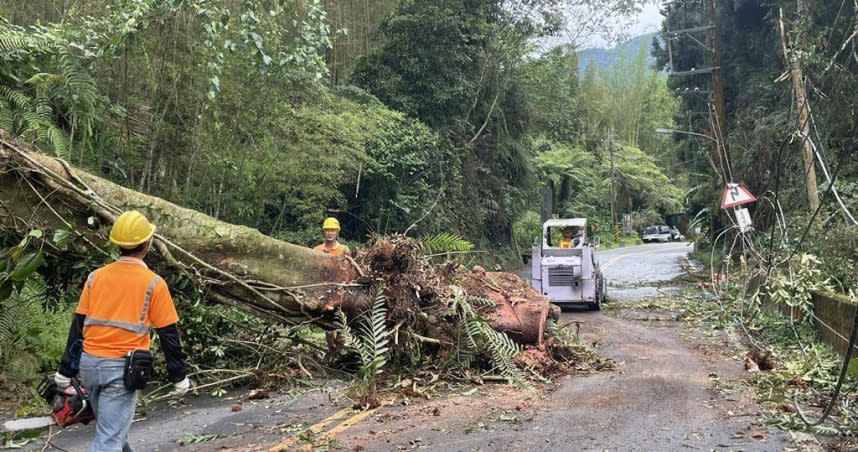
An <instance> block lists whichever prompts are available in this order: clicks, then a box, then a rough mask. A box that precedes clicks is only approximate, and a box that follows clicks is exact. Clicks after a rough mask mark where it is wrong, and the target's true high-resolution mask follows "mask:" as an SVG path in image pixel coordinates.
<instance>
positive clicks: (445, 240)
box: [418, 232, 474, 253]
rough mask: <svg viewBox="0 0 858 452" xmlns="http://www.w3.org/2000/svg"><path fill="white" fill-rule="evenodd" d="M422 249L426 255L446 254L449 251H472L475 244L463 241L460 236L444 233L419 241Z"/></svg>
mask: <svg viewBox="0 0 858 452" xmlns="http://www.w3.org/2000/svg"><path fill="white" fill-rule="evenodd" d="M418 244H419V246H420V248H421V249H423V250H424V251H425V252H426V253H445V252H449V251H470V250H472V249H474V244H473V243H471V242H469V241H467V240H465V239H463V238H462V237H460V236H459V235H456V234H451V233H449V232H442V233H440V234H436V235H433V236H429V237H423V238H421V239H420V240H419V241H418Z"/></svg>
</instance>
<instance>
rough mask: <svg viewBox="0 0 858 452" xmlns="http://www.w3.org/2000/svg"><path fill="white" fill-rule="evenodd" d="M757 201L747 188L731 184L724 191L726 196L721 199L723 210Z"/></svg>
mask: <svg viewBox="0 0 858 452" xmlns="http://www.w3.org/2000/svg"><path fill="white" fill-rule="evenodd" d="M756 200H757V198H756V197H755V196H754V195H752V194H751V192H749V191H748V189H747V188H745V187H742V186H741V185H739V184H734V183H729V184H727V188H725V189H724V196H722V197H721V208H722V209H726V208H728V207H735V206H740V205H742V204H747V203H749V202H754V201H756Z"/></svg>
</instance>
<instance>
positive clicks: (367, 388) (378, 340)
mask: <svg viewBox="0 0 858 452" xmlns="http://www.w3.org/2000/svg"><path fill="white" fill-rule="evenodd" d="M375 290H376V292H375V295H374V296H373V302H372V307H370V309H368V310H367V311H366V312H364V313H363V314H362V315H361V317H360V318H358V319H357V322H358V325H357V326H356V327H352V326H350V325H349V324H348V319H346V316H345V314H344V313H343V311H342V310H337V311H336V312H335V313H334V315H335V319H336V322H335V323H336V326H337V332H338V334H340V335H342V338H343V339H344V345H345V346H346V347H347V348H349V349H350V350H352V351H353V352H355V353H356V354H357V356H358V358H359V360H360V368H359V370H358V380H359V382H358V384H357V385H356V386H355V388H353V389H354V390H356V391H357V392H358V393H359V395H360V398H361V403H362V404H370V405H377V404H378V400H377V394H376V379H377V377H378V375H380V374H381V373H382V372H383V371H384V368H385V366H386V365H387V355H388V353H389V350H390V348H389V347H388V343H389V342H390V329H389V328H388V326H387V298H386V297H385V296H384V293H383V290H382V288H376V289H375Z"/></svg>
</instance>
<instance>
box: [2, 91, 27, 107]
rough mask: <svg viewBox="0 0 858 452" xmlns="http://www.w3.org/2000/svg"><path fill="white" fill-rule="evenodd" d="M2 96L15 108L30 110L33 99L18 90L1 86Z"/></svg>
mask: <svg viewBox="0 0 858 452" xmlns="http://www.w3.org/2000/svg"><path fill="white" fill-rule="evenodd" d="M0 96H2V97H3V99H6V101H7V102H9V104H10V105H12V106H14V107H15V108H19V109H21V110H24V109H28V108H30V102H31V100H32V99H30V97H29V96H27V95H26V94H24V93H22V92H20V91H18V90H14V89H12V88H9V87H8V86H2V85H0Z"/></svg>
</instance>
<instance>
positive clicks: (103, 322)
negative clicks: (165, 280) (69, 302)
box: [83, 272, 161, 336]
mask: <svg viewBox="0 0 858 452" xmlns="http://www.w3.org/2000/svg"><path fill="white" fill-rule="evenodd" d="M93 275H95V272H92V273H90V275H89V281H87V285H89V288H90V290H92V277H93ZM160 280H161V277H160V276H157V275H156V276H155V278H154V279H153V280H152V282H151V283H149V287H147V288H146V294H145V295H143V311H142V312H141V313H140V321H139V323H136V324H135V323H131V322H124V321H122V320H108V319H99V318H96V317H92V316H86V320H84V322H83V326H85V327H86V326H93V325H98V326H112V327H114V328H122V329H123V330H128V331H131V332H132V333H137V334H139V335H141V336H142V335H144V334H149V326H147V325H146V314H147V313H148V312H149V303H150V302H151V301H152V292H154V291H155V285H157V284H158V281H160Z"/></svg>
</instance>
